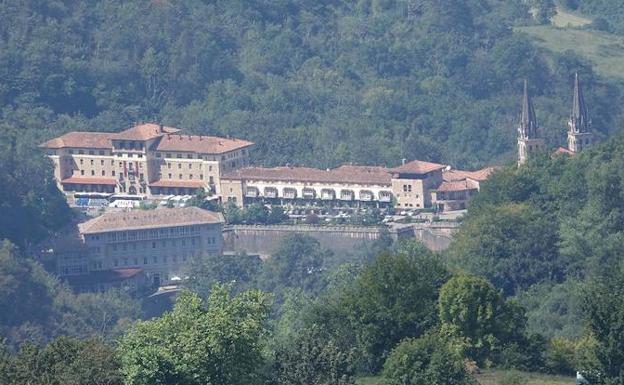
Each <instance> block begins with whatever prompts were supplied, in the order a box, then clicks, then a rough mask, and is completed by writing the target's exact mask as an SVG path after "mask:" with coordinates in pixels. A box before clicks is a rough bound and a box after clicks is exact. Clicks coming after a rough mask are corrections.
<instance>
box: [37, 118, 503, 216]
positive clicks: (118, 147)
mask: <svg viewBox="0 0 624 385" xmlns="http://www.w3.org/2000/svg"><path fill="white" fill-rule="evenodd" d="M252 146H253V143H251V142H248V141H245V140H241V139H234V138H219V137H214V136H200V135H185V134H183V133H182V132H181V130H180V129H177V128H173V127H166V126H162V125H157V124H140V125H137V126H134V127H131V128H129V129H127V130H125V131H122V132H120V133H98V132H70V133H67V134H65V135H63V136H60V137H58V138H55V139H52V140H50V141H48V142H46V143H44V144H42V147H44V148H45V149H46V151H47V153H48V155H49V156H50V158H51V159H52V161H53V162H54V166H55V168H54V170H55V171H54V173H55V177H56V180H57V183H58V187H59V189H61V190H62V191H64V192H65V193H68V194H71V193H74V192H98V193H110V194H118V195H122V196H127V195H137V196H144V197H147V198H158V197H162V196H166V195H189V194H194V193H195V191H196V190H197V189H199V188H203V189H205V190H206V191H211V192H212V193H214V194H216V195H217V196H218V197H220V198H221V199H222V201H224V202H226V201H230V202H235V203H236V204H237V205H239V206H244V205H245V204H247V203H252V202H264V203H269V204H281V205H307V204H310V203H317V204H328V205H334V206H341V207H342V206H352V207H353V206H370V205H373V206H378V207H384V206H389V205H391V204H393V205H394V206H395V207H397V208H399V209H406V210H413V209H423V208H431V207H437V208H439V209H442V210H455V209H462V208H465V206H466V204H467V202H468V200H469V198H470V197H471V196H472V195H474V194H475V193H476V192H477V191H478V190H479V187H480V183H481V182H482V181H484V180H485V179H486V178H487V177H488V175H489V174H490V172H491V171H492V169H491V168H488V169H484V170H480V171H474V172H470V171H458V170H451V169H450V168H449V167H448V166H446V165H442V164H437V163H430V162H424V161H418V160H415V161H411V162H407V163H405V162H404V164H403V165H401V166H399V167H395V168H386V167H378V166H355V165H343V166H340V167H338V168H334V169H326V170H322V169H316V168H308V167H289V166H287V167H275V168H264V167H254V166H250V165H249V150H250V148H251V147H252Z"/></svg>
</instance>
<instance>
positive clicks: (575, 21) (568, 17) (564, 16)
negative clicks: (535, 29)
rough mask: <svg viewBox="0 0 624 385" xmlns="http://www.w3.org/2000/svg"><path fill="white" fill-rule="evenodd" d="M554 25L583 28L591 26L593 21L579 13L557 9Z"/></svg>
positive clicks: (553, 20) (553, 19)
mask: <svg viewBox="0 0 624 385" xmlns="http://www.w3.org/2000/svg"><path fill="white" fill-rule="evenodd" d="M551 21H552V23H553V25H554V26H555V27H560V28H565V27H582V26H584V25H587V24H590V23H591V22H592V20H591V19H588V18H586V17H584V16H582V15H579V14H577V13H572V12H570V11H567V10H565V9H562V8H560V7H557V14H556V15H555V16H554V17H553V18H552V20H551Z"/></svg>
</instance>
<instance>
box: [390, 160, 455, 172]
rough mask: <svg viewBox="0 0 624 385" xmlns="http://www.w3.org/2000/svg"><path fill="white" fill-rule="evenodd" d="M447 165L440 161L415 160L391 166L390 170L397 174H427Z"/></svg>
mask: <svg viewBox="0 0 624 385" xmlns="http://www.w3.org/2000/svg"><path fill="white" fill-rule="evenodd" d="M446 167H447V166H446V165H443V164H439V163H432V162H425V161H422V160H413V161H411V162H408V163H405V164H404V165H402V166H399V167H395V168H391V169H390V170H389V171H390V172H392V173H395V174H426V173H428V172H432V171H436V170H441V169H443V168H446Z"/></svg>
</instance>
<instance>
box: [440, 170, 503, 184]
mask: <svg viewBox="0 0 624 385" xmlns="http://www.w3.org/2000/svg"><path fill="white" fill-rule="evenodd" d="M495 170H496V169H495V168H494V167H486V168H483V169H481V170H476V171H463V170H448V171H445V172H444V173H443V174H442V178H443V179H444V180H445V181H458V180H462V179H466V178H470V179H472V180H476V181H479V182H483V181H484V180H486V179H487V178H488V177H489V176H490V175H491V174H492V173H493V172H494V171H495Z"/></svg>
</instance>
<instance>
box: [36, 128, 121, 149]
mask: <svg viewBox="0 0 624 385" xmlns="http://www.w3.org/2000/svg"><path fill="white" fill-rule="evenodd" d="M111 135H113V134H111V133H108V132H79V131H73V132H68V133H67V134H65V135H62V136H59V137H58V138H54V139H50V140H48V141H47V142H45V143H43V144H41V146H40V147H46V148H67V147H72V148H99V149H102V148H105V149H110V148H112V147H113V145H112V143H111V141H110V137H111Z"/></svg>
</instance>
